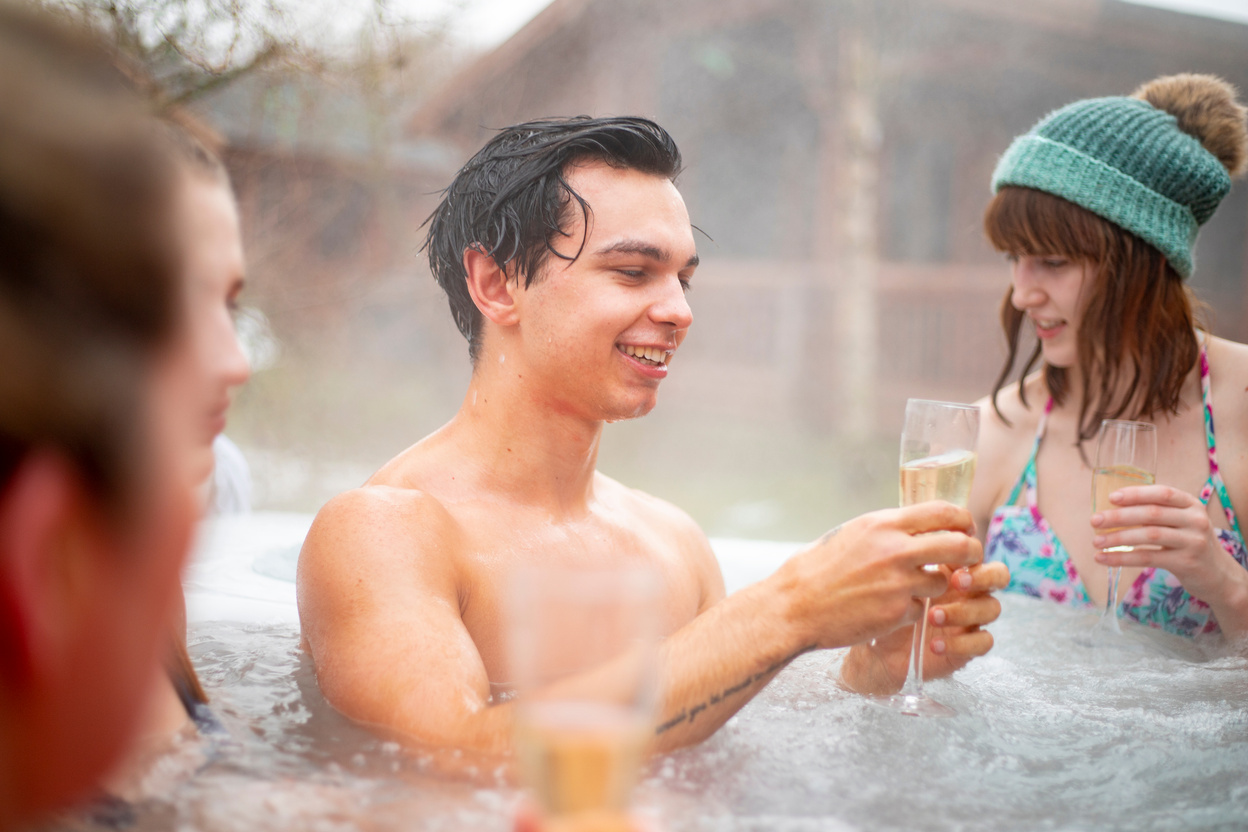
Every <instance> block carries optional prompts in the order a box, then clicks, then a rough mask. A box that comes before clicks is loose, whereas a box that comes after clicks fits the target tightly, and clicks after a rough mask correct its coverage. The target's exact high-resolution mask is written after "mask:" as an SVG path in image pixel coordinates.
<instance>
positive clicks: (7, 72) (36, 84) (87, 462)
mask: <svg viewBox="0 0 1248 832" xmlns="http://www.w3.org/2000/svg"><path fill="white" fill-rule="evenodd" d="M171 181H172V180H171V167H170V165H169V163H168V154H167V153H166V152H165V151H164V150H163V148H162V143H161V142H160V141H159V139H158V137H157V131H155V130H153V129H152V123H151V118H150V113H149V111H148V110H147V108H146V107H145V106H144V105H142V103H141V102H140V101H139V99H138V98H137V97H136V96H135V95H134V94H133V92H132V90H131V87H130V84H129V82H128V81H127V79H126V78H125V77H124V75H123V74H122V73H120V72H119V71H118V69H117V63H116V59H115V56H114V55H113V53H112V52H111V51H109V50H108V49H106V48H104V47H103V46H101V45H100V44H99V42H98V41H96V40H95V39H93V38H91V37H89V36H88V35H87V33H85V32H80V31H76V30H73V29H70V28H67V27H63V26H60V25H57V24H55V23H53V22H51V21H50V20H49V18H47V17H46V16H42V15H36V14H33V13H31V12H29V11H27V10H24V9H21V8H19V7H16V6H14V5H12V4H0V356H2V358H0V361H2V362H3V368H2V369H0V492H2V491H3V489H4V486H5V485H6V484H7V483H8V481H9V478H10V477H11V476H12V474H13V473H14V471H15V470H16V468H17V467H18V465H19V464H20V462H21V460H22V459H23V457H24V456H25V455H26V454H27V453H28V452H30V451H32V450H34V449H37V448H42V449H48V450H52V451H54V452H56V453H57V454H59V455H61V456H63V457H64V458H65V459H66V460H67V461H68V462H69V463H70V464H72V465H73V466H74V467H75V469H76V470H77V471H78V472H79V475H80V476H81V477H82V481H83V483H84V486H85V487H86V488H87V489H89V491H90V492H91V493H92V494H94V495H95V496H96V497H97V498H98V499H100V500H101V501H102V503H103V504H104V505H106V506H107V507H108V508H109V509H111V510H114V511H116V510H120V509H123V508H128V507H129V506H128V505H127V504H126V501H127V499H128V498H129V492H130V486H131V485H132V478H133V476H134V470H135V466H136V463H137V461H138V460H140V459H142V457H143V454H142V436H143V433H144V427H145V426H144V425H143V419H142V409H141V408H142V402H143V399H144V396H143V387H144V374H145V372H146V370H147V367H148V365H149V361H150V359H151V358H152V357H153V356H155V355H156V354H157V352H158V351H159V349H160V348H161V347H162V346H163V345H164V344H166V343H167V342H168V341H169V339H170V338H171V337H172V333H173V331H174V328H175V325H176V316H177V314H178V312H177V310H178V303H177V294H178V291H179V289H178V286H179V278H178V259H177V256H176V248H175V245H176V243H175V240H174V239H173V234H172V229H171V225H170V220H169V213H170V211H169V205H170V196H171V194H170V191H171Z"/></svg>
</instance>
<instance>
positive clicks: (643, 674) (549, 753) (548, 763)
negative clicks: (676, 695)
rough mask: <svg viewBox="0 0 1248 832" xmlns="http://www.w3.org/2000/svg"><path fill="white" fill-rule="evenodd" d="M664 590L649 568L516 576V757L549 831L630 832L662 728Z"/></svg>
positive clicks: (512, 657)
mask: <svg viewBox="0 0 1248 832" xmlns="http://www.w3.org/2000/svg"><path fill="white" fill-rule="evenodd" d="M661 597H662V595H661V583H660V581H659V578H658V575H657V574H655V573H654V571H653V570H648V569H643V568H622V569H588V568H587V569H575V568H556V567H550V568H528V569H521V570H517V572H516V573H515V574H514V575H513V579H512V586H511V593H510V598H509V605H510V614H511V627H510V633H509V642H510V644H509V646H510V651H509V656H508V661H509V664H510V667H509V668H508V669H509V672H510V674H511V678H512V679H513V680H514V682H515V686H516V692H517V694H518V699H517V702H516V722H515V739H516V752H517V761H518V763H519V768H520V774H521V777H522V779H523V780H524V782H525V784H526V785H527V786H528V787H529V788H530V789H531V790H532V792H533V795H534V797H535V798H536V802H537V808H538V809H539V811H540V813H541V816H542V817H541V828H542V829H547V830H561V829H569V830H572V829H583V828H592V829H611V830H615V829H620V830H625V829H631V828H632V826H633V824H632V822H631V820H630V819H629V816H628V809H629V803H630V800H631V797H632V791H633V787H634V785H635V784H636V782H637V779H638V776H639V774H640V771H641V764H642V761H643V757H644V755H645V751H646V747H647V743H648V741H649V739H650V737H651V736H652V735H653V732H654V711H655V708H656V704H657V702H656V699H657V684H656V680H655V648H656V647H657V644H658V637H659V631H658V628H659V621H660V603H661Z"/></svg>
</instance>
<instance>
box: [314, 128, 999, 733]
mask: <svg viewBox="0 0 1248 832" xmlns="http://www.w3.org/2000/svg"><path fill="white" fill-rule="evenodd" d="M680 164H681V162H680V154H679V151H678V150H677V149H676V146H675V144H674V142H673V141H672V139H671V137H670V136H669V135H668V134H667V132H666V131H664V130H663V129H662V128H661V127H659V126H658V125H657V124H654V123H653V122H651V121H648V120H645V119H640V118H603V119H589V118H576V119H565V120H551V121H542V122H531V123H527V124H521V125H516V126H513V127H510V128H507V129H505V130H503V131H501V132H500V133H499V134H498V135H497V136H495V137H494V138H493V139H491V140H490V141H489V142H488V143H487V144H486V146H485V147H484V148H483V149H482V150H481V151H480V152H479V153H478V154H477V155H476V156H474V157H473V158H472V159H471V160H470V161H469V162H468V163H467V164H466V165H465V166H464V168H463V169H462V170H461V171H460V172H459V174H458V176H457V177H456V178H455V181H454V182H453V183H452V184H451V185H450V187H449V188H448V189H447V191H446V193H445V196H444V199H443V201H442V204H441V205H440V206H439V208H438V209H437V211H436V212H435V214H434V215H433V217H432V219H431V223H430V231H429V238H428V243H427V246H428V250H429V256H430V263H431V266H432V269H433V273H434V275H435V276H436V278H437V279H438V281H439V283H440V284H441V285H442V287H443V289H444V290H445V291H446V293H447V296H448V298H449V300H450V305H451V310H452V313H453V315H454V317H455V320H456V323H457V324H458V325H459V328H460V330H461V332H462V333H463V334H464V336H465V337H466V338H467V340H468V343H469V355H470V357H471V360H472V365H473V374H472V378H471V381H470V382H469V386H468V389H467V391H466V393H465V396H464V400H463V404H462V406H461V407H460V410H459V412H458V413H457V414H456V415H455V417H454V418H453V419H452V420H451V421H450V422H449V423H448V424H447V425H445V426H444V427H442V428H441V429H440V430H438V431H436V432H435V433H433V434H432V435H430V436H428V437H426V438H425V439H423V440H421V441H420V442H418V443H417V444H415V445H414V446H412V447H411V448H409V449H408V450H406V451H404V452H402V453H401V454H399V455H398V456H397V457H395V458H394V459H393V460H392V461H391V462H390V463H388V464H387V465H386V466H384V467H383V468H382V469H381V470H380V471H378V472H377V473H376V474H375V475H374V476H373V477H372V478H371V479H370V480H369V481H368V482H367V483H366V484H365V485H364V487H362V488H360V489H357V490H354V491H350V492H348V493H345V494H343V495H340V496H339V497H337V498H335V499H334V500H332V501H331V502H330V503H329V504H328V505H326V506H325V507H324V508H323V509H322V510H321V512H320V513H319V514H318V515H317V519H316V522H315V523H314V525H313V527H312V530H311V532H310V533H309V535H308V538H307V541H306V542H305V544H304V548H303V552H302V554H301V556H300V559H299V567H298V599H299V616H300V620H301V622H302V627H303V637H304V639H305V641H306V643H307V645H308V648H309V649H310V651H311V654H312V656H313V658H314V660H315V663H316V671H317V680H318V682H319V683H320V685H321V689H322V690H323V691H324V693H325V695H326V697H327V698H328V699H329V701H330V702H332V703H333V704H334V705H335V706H336V707H337V708H339V709H340V710H341V711H343V712H344V713H346V714H347V715H349V716H351V717H354V718H356V719H359V720H362V721H365V722H368V723H372V724H375V725H378V726H383V727H385V728H387V729H390V730H393V731H397V732H400V733H402V734H403V735H405V736H407V737H409V738H411V739H413V740H414V741H416V742H418V743H421V744H424V745H427V746H434V747H438V746H441V747H453V748H457V749H464V750H469V751H475V752H480V753H482V754H487V755H494V754H508V753H510V751H511V748H512V733H513V727H514V719H515V703H514V702H511V701H508V699H507V697H506V696H503V694H507V693H509V692H510V691H511V687H512V683H513V680H514V678H515V676H514V673H513V669H512V668H511V667H509V664H508V655H507V649H506V642H507V626H508V624H507V620H506V618H505V616H504V612H503V599H504V597H505V595H506V593H507V591H508V586H509V578H510V576H511V574H512V572H513V570H515V569H517V568H520V567H526V566H539V567H541V566H549V567H561V566H563V567H602V568H619V567H622V566H626V565H633V566H644V567H647V568H650V569H653V570H655V571H657V572H658V573H659V575H660V576H661V579H662V582H663V589H664V603H663V605H662V608H663V613H662V620H661V622H660V628H659V629H660V630H661V632H662V634H663V635H664V636H665V638H664V641H663V643H662V645H661V647H660V649H659V655H658V665H659V695H658V700H659V712H658V714H657V718H656V719H655V722H654V725H653V728H652V731H651V732H650V738H651V740H650V750H653V751H665V750H669V749H674V748H678V747H681V746H685V745H689V744H691V743H696V742H699V741H701V740H703V739H705V738H706V737H708V736H710V734H711V733H712V732H714V731H715V730H716V729H717V728H719V726H721V725H723V724H724V722H725V721H727V720H728V718H729V717H731V716H732V714H734V713H736V711H737V710H738V709H739V708H741V706H742V705H744V704H745V703H746V702H748V701H749V700H750V699H751V698H752V697H753V696H754V695H756V694H757V693H758V692H759V691H760V690H762V688H763V687H764V686H765V685H766V684H767V683H768V682H769V681H771V679H772V678H773V677H774V676H775V675H776V674H777V673H778V672H780V670H781V669H782V668H784V667H785V666H786V665H787V664H788V663H789V662H791V661H792V660H793V659H794V658H795V657H796V656H798V655H800V654H802V653H805V652H807V651H810V650H816V649H821V648H832V647H843V646H849V645H858V644H863V643H865V642H867V641H869V640H870V639H871V638H873V637H876V636H883V635H886V634H888V633H890V632H892V631H893V630H895V629H896V628H898V627H907V626H908V625H910V624H911V623H913V621H914V620H915V617H916V616H917V615H919V614H921V610H922V602H921V600H919V599H921V598H923V597H937V596H941V595H942V594H944V593H946V591H947V590H948V589H949V586H950V581H949V578H948V577H947V576H948V574H949V573H948V572H944V573H937V574H931V573H928V572H926V571H924V570H923V569H921V568H920V567H921V565H922V564H925V563H938V564H944V565H947V566H948V567H950V569H951V570H952V569H960V568H961V567H968V566H970V567H972V568H971V569H970V571H969V572H968V571H965V570H964V571H961V572H959V573H958V577H959V578H966V579H967V583H966V584H960V583H958V582H957V581H956V580H955V583H954V586H955V587H962V588H960V589H955V590H954V591H953V594H951V595H949V596H948V597H946V598H944V599H942V602H941V603H940V604H939V605H937V606H936V607H935V610H937V611H939V612H942V613H943V614H945V615H947V616H948V618H949V619H954V620H958V621H960V622H961V623H962V627H961V628H960V629H950V630H946V631H944V632H943V634H942V633H938V638H943V639H945V641H944V642H942V643H944V644H946V645H947V648H948V649H947V652H946V653H945V654H944V655H943V656H942V657H940V658H941V659H942V661H940V662H934V663H933V664H934V665H935V667H934V668H933V669H934V675H941V674H947V673H949V672H952V670H954V669H956V668H957V667H960V666H962V665H963V664H965V663H966V662H967V661H969V660H970V659H971V657H973V656H976V655H980V654H982V653H983V652H985V651H986V650H987V649H988V648H989V647H990V645H991V636H989V635H988V634H987V633H986V632H981V631H979V625H981V624H984V623H987V622H988V621H991V620H992V619H993V618H994V617H995V615H996V610H995V608H994V607H993V606H992V605H993V604H995V603H996V602H995V601H993V600H992V599H990V598H989V599H988V600H989V601H990V602H991V603H990V604H981V603H979V602H980V599H981V596H982V594H983V593H984V592H985V591H986V590H988V589H991V588H993V587H994V586H995V585H1000V584H1003V583H1004V581H1003V580H1000V578H1001V573H1003V572H1004V570H1000V569H999V568H994V569H990V570H987V571H985V570H983V569H981V568H979V567H977V566H974V565H975V564H977V563H978V562H979V560H980V555H981V552H980V547H979V544H978V542H977V541H975V540H974V538H973V537H972V536H971V533H972V525H971V519H970V514H969V513H968V512H966V511H964V510H962V509H959V508H955V507H954V506H951V505H948V504H944V503H928V504H925V505H922V506H917V507H913V508H908V509H894V510H889V511H882V512H877V513H874V514H870V515H866V516H864V517H860V518H857V519H855V520H852V521H850V522H848V523H846V524H844V526H842V527H841V528H840V529H837V530H834V531H832V532H829V533H828V534H827V535H825V536H824V537H823V538H822V539H821V540H819V541H817V542H816V543H814V544H812V545H811V546H809V547H807V548H806V549H805V550H804V551H803V552H801V553H800V554H798V555H796V556H794V557H793V558H792V559H791V560H789V561H788V563H786V564H785V565H784V566H783V567H781V569H780V570H779V571H778V572H777V573H776V574H775V575H774V576H772V577H771V578H769V579H767V580H764V581H762V582H760V583H758V584H755V585H754V586H751V587H748V588H746V589H744V590H742V591H741V592H738V593H736V594H734V595H733V596H731V597H727V598H725V596H724V584H723V578H722V576H721V574H720V571H719V566H718V564H717V562H716V560H715V556H714V554H713V553H712V552H711V549H710V546H709V544H708V543H707V539H706V536H705V535H704V534H703V533H702V531H701V529H699V528H698V527H697V525H696V524H695V523H694V522H693V521H692V520H691V519H690V518H689V517H688V516H687V515H686V514H685V513H684V512H682V511H681V510H680V509H678V508H676V507H675V506H672V505H670V504H668V503H666V502H663V501H662V500H658V499H656V498H654V497H651V496H650V495H648V494H643V493H641V492H639V491H636V490H634V489H631V488H628V487H626V486H624V485H622V484H620V483H618V482H615V481H614V480H611V479H610V478H608V477H605V476H603V475H602V474H600V473H598V472H597V470H596V468H595V465H596V459H597V449H598V441H599V438H600V436H601V433H602V429H603V426H604V424H605V423H606V422H608V421H615V420H618V419H629V418H636V417H639V416H643V415H645V414H646V413H648V412H649V411H650V410H651V409H652V408H653V407H654V406H655V403H656V401H657V395H658V389H659V386H660V384H661V383H662V381H663V379H664V378H666V376H667V375H668V373H669V371H670V366H669V365H670V363H671V362H672V360H673V358H674V356H675V355H676V353H677V352H678V350H679V348H680V345H681V343H682V342H683V341H684V339H685V336H686V334H687V333H688V331H689V327H690V325H691V324H692V322H693V314H692V312H691V310H690V307H689V304H688V302H687V299H686V297H685V293H686V292H687V291H688V290H689V287H690V285H691V284H693V283H694V282H696V281H695V278H694V273H695V271H696V270H697V266H698V255H697V251H696V248H695V246H694V239H693V233H692V228H691V225H690V222H689V216H688V213H687V212H686V210H685V205H684V201H683V200H682V198H681V196H680V193H679V192H678V191H677V189H676V187H675V185H674V182H673V180H674V178H675V177H676V175H677V172H678V171H679V169H680ZM676 366H677V367H679V364H676ZM937 529H942V530H949V531H950V532H952V533H951V534H940V535H925V534H922V533H923V532H927V531H933V530H937ZM968 603H970V604H971V606H969V607H968V606H967V605H968ZM847 666H849V665H848V664H847ZM858 666H859V665H853V666H851V669H850V671H849V672H848V673H847V677H846V681H847V683H848V684H850V685H851V686H858V684H859V683H860V682H862V681H864V677H862V676H861V675H859V674H857V673H856V672H855V670H854V669H853V668H855V667H858ZM901 677H904V671H903V673H902V674H901ZM901 677H899V678H898V679H897V680H896V684H897V685H898V686H899V685H900V683H901ZM867 681H871V682H872V683H873V684H877V683H878V680H874V679H871V680H867ZM602 683H603V682H602V679H596V678H591V677H586V678H583V679H578V680H576V681H574V682H569V683H568V684H569V688H570V689H572V688H574V687H575V686H576V685H584V686H585V688H584V690H585V691H586V693H585V695H586V696H592V695H593V693H592V691H593V689H594V686H595V685H596V684H602ZM884 684H888V683H884ZM894 689H895V688H894Z"/></svg>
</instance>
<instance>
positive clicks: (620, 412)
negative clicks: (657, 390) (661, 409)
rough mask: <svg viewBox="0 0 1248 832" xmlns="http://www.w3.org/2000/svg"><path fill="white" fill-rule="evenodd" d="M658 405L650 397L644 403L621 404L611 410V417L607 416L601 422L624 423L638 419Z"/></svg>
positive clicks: (654, 399) (653, 398)
mask: <svg viewBox="0 0 1248 832" xmlns="http://www.w3.org/2000/svg"><path fill="white" fill-rule="evenodd" d="M656 404H658V400H657V399H656V398H655V397H653V396H652V397H650V398H648V399H645V400H644V401H640V402H634V403H631V404H627V403H625V404H621V405H620V406H619V407H616V408H612V409H611V415H609V416H607V417H606V418H605V419H604V420H603V421H606V422H624V421H627V420H629V419H640V418H641V417H642V416H645V415H646V414H647V413H649V412H650V411H651V410H654V406H655V405H656Z"/></svg>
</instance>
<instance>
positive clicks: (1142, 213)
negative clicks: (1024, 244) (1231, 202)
mask: <svg viewBox="0 0 1248 832" xmlns="http://www.w3.org/2000/svg"><path fill="white" fill-rule="evenodd" d="M1003 185H1021V186H1023V187H1026V188H1035V189H1036V190H1039V191H1045V192H1047V193H1051V194H1054V195H1055V196H1060V197H1062V198H1063V199H1066V200H1069V201H1070V202H1073V203H1075V204H1076V205H1079V206H1081V207H1083V208H1086V209H1088V210H1089V211H1091V212H1092V213H1094V214H1096V215H1097V216H1100V217H1103V218H1105V219H1107V220H1109V221H1110V222H1112V223H1114V224H1115V225H1118V226H1119V227H1121V228H1123V229H1125V230H1126V231H1129V232H1131V233H1132V234H1134V235H1136V236H1137V237H1139V238H1140V239H1142V240H1144V241H1145V242H1148V243H1151V244H1152V245H1153V246H1155V247H1156V248H1157V250H1158V251H1160V252H1161V253H1162V254H1163V255H1165V257H1166V259H1167V260H1168V261H1169V262H1170V265H1171V266H1173V267H1174V270H1175V271H1176V272H1178V273H1179V274H1180V275H1182V276H1183V277H1189V276H1190V275H1191V273H1192V246H1193V245H1195V243H1196V232H1197V231H1198V230H1199V228H1200V226H1201V225H1204V223H1205V222H1206V221H1207V220H1208V219H1209V218H1210V217H1211V216H1213V211H1214V209H1215V208H1217V207H1218V203H1219V202H1221V201H1222V198H1223V197H1224V196H1226V194H1227V191H1229V190H1230V189H1231V177H1230V174H1228V173H1227V171H1226V168H1225V167H1223V165H1222V163H1221V162H1220V161H1218V158H1217V157H1216V156H1214V155H1213V154H1212V153H1210V152H1209V151H1208V150H1206V149H1205V148H1204V146H1203V145H1202V144H1201V143H1200V141H1198V140H1197V139H1196V138H1195V137H1193V136H1190V135H1188V134H1187V133H1184V132H1183V131H1182V130H1180V129H1179V126H1178V121H1177V120H1176V119H1175V117H1174V116H1172V115H1170V114H1169V113H1167V112H1163V111H1162V110H1159V109H1157V108H1156V107H1154V106H1153V105H1151V104H1149V103H1148V102H1146V101H1142V100H1140V99H1138V98H1122V97H1115V98H1090V99H1087V100H1085V101H1076V102H1075V103H1074V104H1070V105H1068V106H1066V107H1063V108H1061V109H1060V110H1057V111H1055V112H1053V113H1050V114H1049V115H1047V116H1045V117H1044V118H1043V119H1042V120H1041V121H1040V123H1039V124H1037V125H1036V126H1035V127H1033V128H1032V129H1031V131H1030V132H1029V133H1027V134H1026V135H1024V136H1019V137H1018V138H1017V139H1015V140H1014V142H1013V144H1011V145H1010V147H1009V149H1008V150H1006V151H1005V155H1004V156H1002V157H1001V161H1000V162H998V163H997V169H996V171H995V172H993V174H992V190H993V193H996V192H997V191H998V190H1000V189H1001V187H1002V186H1003Z"/></svg>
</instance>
